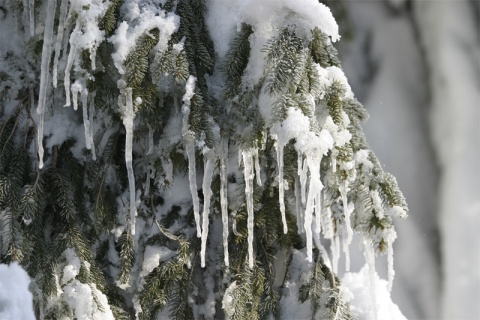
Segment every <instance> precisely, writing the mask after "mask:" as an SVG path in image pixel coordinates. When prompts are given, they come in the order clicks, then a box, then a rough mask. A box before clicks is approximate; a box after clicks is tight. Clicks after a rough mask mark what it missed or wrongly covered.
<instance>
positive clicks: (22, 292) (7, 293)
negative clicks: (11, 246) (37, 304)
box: [0, 262, 35, 320]
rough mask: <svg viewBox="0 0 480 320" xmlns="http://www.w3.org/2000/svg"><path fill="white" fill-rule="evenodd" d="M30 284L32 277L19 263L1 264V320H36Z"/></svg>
mask: <svg viewBox="0 0 480 320" xmlns="http://www.w3.org/2000/svg"><path fill="white" fill-rule="evenodd" d="M29 284H30V277H29V276H28V274H27V272H26V271H25V270H23V269H22V267H21V266H20V265H19V264H18V263H16V262H13V263H11V264H10V265H6V264H0V319H2V320H35V315H34V313H33V302H32V293H31V292H30V291H29V290H28V286H29Z"/></svg>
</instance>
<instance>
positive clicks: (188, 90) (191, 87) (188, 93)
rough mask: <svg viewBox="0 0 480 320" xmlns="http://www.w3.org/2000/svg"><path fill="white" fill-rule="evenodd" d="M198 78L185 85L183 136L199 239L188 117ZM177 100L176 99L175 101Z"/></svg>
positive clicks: (193, 148)
mask: <svg viewBox="0 0 480 320" xmlns="http://www.w3.org/2000/svg"><path fill="white" fill-rule="evenodd" d="M195 81H196V78H195V77H193V76H189V77H188V80H187V83H186V85H185V94H184V95H183V97H182V101H183V105H182V115H183V118H182V135H183V139H184V140H185V153H186V154H187V158H188V181H189V184H190V193H191V194H192V202H193V215H194V217H195V224H196V225H197V237H198V238H201V237H202V227H201V221H200V201H199V199H198V192H197V171H196V167H195V133H194V132H192V131H191V130H190V124H189V123H188V117H189V116H190V100H191V99H192V97H193V95H194V94H195ZM175 100H176V99H175Z"/></svg>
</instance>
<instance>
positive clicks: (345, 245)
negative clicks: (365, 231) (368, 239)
mask: <svg viewBox="0 0 480 320" xmlns="http://www.w3.org/2000/svg"><path fill="white" fill-rule="evenodd" d="M338 190H339V191H340V194H341V196H342V203H343V214H344V215H345V227H346V231H347V235H346V238H345V239H343V252H344V253H345V270H346V271H347V272H348V271H350V250H349V248H350V243H351V242H352V239H353V230H352V225H351V222H350V215H351V213H352V211H353V210H351V209H352V208H350V207H349V205H348V198H347V192H348V182H347V181H344V182H343V183H341V184H340V186H339V188H338Z"/></svg>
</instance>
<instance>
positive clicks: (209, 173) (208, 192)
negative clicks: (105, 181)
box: [200, 154, 215, 268]
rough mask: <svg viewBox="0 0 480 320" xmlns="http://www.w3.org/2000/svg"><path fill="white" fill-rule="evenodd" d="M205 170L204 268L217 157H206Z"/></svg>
mask: <svg viewBox="0 0 480 320" xmlns="http://www.w3.org/2000/svg"><path fill="white" fill-rule="evenodd" d="M205 158H206V162H205V166H204V167H205V169H204V174H203V185H202V189H203V216H202V222H203V225H202V245H201V250H200V261H201V266H202V268H204V267H205V250H206V249H207V237H208V224H209V219H208V216H209V215H210V200H211V198H212V189H211V185H212V177H213V170H214V169H215V157H214V155H213V154H207V155H206V157H205Z"/></svg>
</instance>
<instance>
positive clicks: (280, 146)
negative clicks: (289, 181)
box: [276, 143, 288, 233]
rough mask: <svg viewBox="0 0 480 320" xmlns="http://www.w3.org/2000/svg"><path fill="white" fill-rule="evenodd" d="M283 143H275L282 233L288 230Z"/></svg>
mask: <svg viewBox="0 0 480 320" xmlns="http://www.w3.org/2000/svg"><path fill="white" fill-rule="evenodd" d="M283 148H284V146H283V144H280V143H277V146H276V149H277V164H278V197H279V202H280V213H281V214H282V222H283V233H287V232H288V226H287V218H286V217H285V185H284V180H283Z"/></svg>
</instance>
